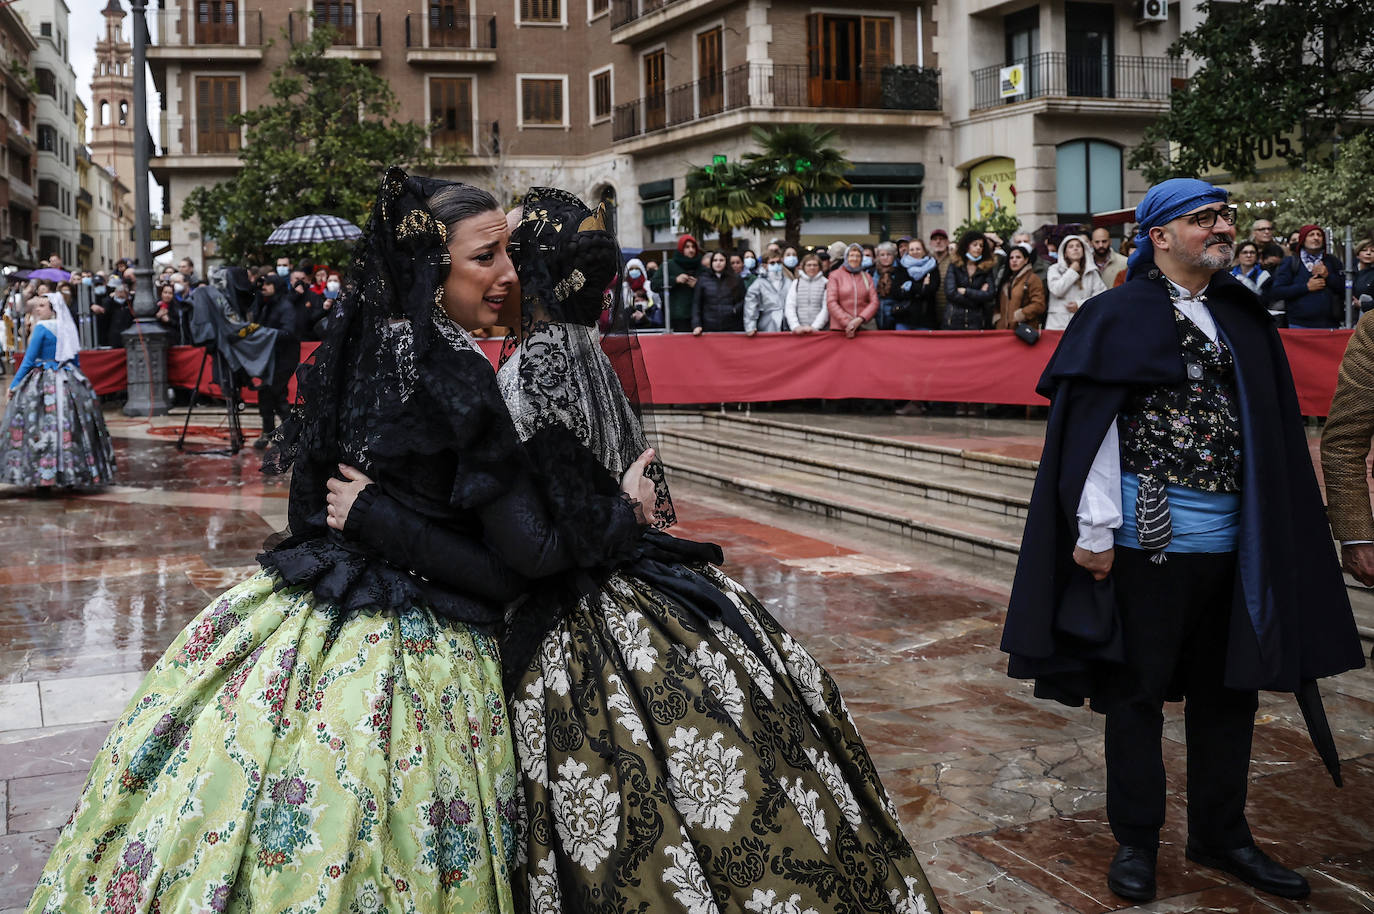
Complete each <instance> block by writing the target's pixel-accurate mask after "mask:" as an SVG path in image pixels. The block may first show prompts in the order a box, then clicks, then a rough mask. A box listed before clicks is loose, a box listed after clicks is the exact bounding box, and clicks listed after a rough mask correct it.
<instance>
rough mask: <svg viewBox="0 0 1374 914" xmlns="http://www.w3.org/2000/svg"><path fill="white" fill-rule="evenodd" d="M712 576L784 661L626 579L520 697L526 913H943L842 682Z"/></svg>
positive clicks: (577, 618) (567, 633)
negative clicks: (854, 717)
mask: <svg viewBox="0 0 1374 914" xmlns="http://www.w3.org/2000/svg"><path fill="white" fill-rule="evenodd" d="M703 573H704V574H706V575H707V576H708V577H709V578H710V579H711V581H712V582H713V583H714V584H715V585H716V586H717V587H719V588H720V589H721V591H722V592H724V593H726V594H727V595H728V596H729V598H730V599H731V600H732V601H733V602H734V603H735V604H736V605H737V606H738V607H739V608H740V610H741V612H742V615H743V616H744V618H745V620H746V622H747V624H748V625H749V626H750V627H751V628H752V629H753V630H754V633H755V635H757V636H758V638H759V640H760V641H761V642H762V644H763V648H764V653H765V654H766V656H763V657H760V656H759V655H757V654H756V653H755V652H754V651H753V650H751V649H750V648H749V647H748V646H747V645H746V643H745V641H744V639H742V638H741V637H740V636H739V635H738V634H736V633H735V632H734V631H732V630H730V629H728V628H726V627H725V626H723V625H721V624H720V623H719V622H714V623H710V624H709V625H708V624H705V623H703V621H702V620H701V619H699V618H698V617H697V616H695V615H689V614H688V613H687V612H686V611H684V610H683V608H682V607H681V606H680V605H679V604H677V603H675V602H673V601H671V600H669V599H667V598H666V597H665V596H664V595H662V594H661V593H659V592H658V591H656V590H655V589H654V588H653V587H651V586H649V585H647V584H645V583H644V582H642V581H640V580H638V579H635V578H632V577H628V576H625V575H620V574H616V575H612V577H611V578H610V579H609V581H608V582H607V583H606V584H605V586H603V588H602V589H601V590H600V591H599V592H598V593H597V594H594V595H593V596H591V597H588V598H586V599H584V600H582V601H581V602H580V603H579V604H578V605H577V606H576V607H575V608H574V609H573V610H572V611H571V612H570V613H569V614H568V615H567V616H565V617H564V619H563V620H562V622H561V623H560V625H559V626H558V627H557V628H556V629H554V630H553V631H552V632H551V633H550V634H549V635H548V636H547V637H546V638H545V639H544V641H543V643H542V644H541V645H540V650H539V651H538V653H537V654H536V656H535V658H534V660H533V661H532V662H531V664H530V667H529V669H528V670H527V671H526V672H525V675H524V676H523V678H522V679H521V681H520V683H519V685H518V686H517V688H516V690H515V692H514V694H512V695H510V696H508V698H509V701H510V704H511V714H512V716H513V718H514V720H515V724H514V726H515V744H516V752H517V754H518V756H519V759H520V768H521V778H522V781H523V786H524V793H525V797H526V806H525V808H524V811H523V815H522V832H523V833H522V836H521V841H520V852H521V867H522V868H521V871H520V872H519V873H518V874H517V876H516V883H515V891H516V897H517V899H518V900H519V904H520V907H522V908H524V907H525V906H526V902H528V908H529V910H530V911H533V912H537V914H555V912H560V911H596V912H605V914H610V912H622V911H646V912H647V911H651V912H654V914H665V912H691V914H715V912H717V911H750V912H759V914H827V912H868V911H888V912H900V914H934V912H936V911H938V910H939V905H938V904H937V903H936V901H935V896H934V894H933V893H932V892H931V890H930V886H929V884H928V883H927V882H926V878H925V874H924V873H923V872H922V870H921V866H920V864H919V863H918V862H917V859H916V855H915V853H914V852H913V851H912V848H911V845H910V844H909V843H908V842H907V840H906V838H905V837H904V836H903V834H902V831H901V829H900V827H899V826H898V824H897V820H896V813H895V811H894V810H893V808H892V804H891V801H890V800H889V799H888V797H887V794H886V792H885V791H884V789H883V786H882V784H881V783H880V782H879V780H878V776H877V773H876V771H875V770H874V768H873V763H872V761H871V759H870V758H869V756H868V752H867V750H866V749H865V748H864V745H863V741H862V740H861V739H860V738H859V735H858V733H857V732H856V731H855V729H854V724H853V720H852V718H851V717H850V716H849V712H848V710H847V709H846V708H845V707H844V703H843V701H842V700H841V698H840V694H839V691H838V690H837V688H836V686H835V683H834V681H833V680H831V678H830V676H829V674H827V673H826V672H825V670H824V669H822V668H821V666H820V665H819V664H818V663H817V662H816V661H815V659H814V658H812V657H811V655H810V654H808V653H807V652H806V651H805V650H804V649H803V648H802V647H801V646H800V645H799V644H797V643H796V641H794V640H793V639H792V638H791V636H789V635H788V634H787V632H785V631H783V629H782V628H781V626H779V625H778V623H777V622H776V621H775V620H774V619H773V618H772V617H771V616H770V615H769V614H768V612H767V611H766V610H765V609H764V608H763V607H762V606H761V605H760V604H759V603H758V601H757V600H756V599H754V597H753V596H752V595H750V594H749V593H748V592H747V591H745V590H744V588H742V587H741V586H740V585H738V584H736V583H735V582H734V581H732V580H730V579H729V578H727V577H726V576H725V575H723V574H721V573H720V572H719V571H717V570H716V569H714V568H706V569H704V570H703Z"/></svg>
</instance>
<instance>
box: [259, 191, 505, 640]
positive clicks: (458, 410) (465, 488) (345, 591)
mask: <svg viewBox="0 0 1374 914" xmlns="http://www.w3.org/2000/svg"><path fill="white" fill-rule="evenodd" d="M447 183H449V182H441V181H434V180H431V179H428V178H413V177H410V176H408V175H406V173H405V172H404V171H402V170H401V169H399V168H391V169H388V171H387V173H386V176H385V177H384V178H383V180H382V185H381V189H380V190H379V192H378V195H377V201H376V203H375V205H374V207H373V211H372V215H371V218H370V219H369V220H368V223H367V227H366V229H365V230H364V232H363V236H362V238H361V239H359V241H358V244H357V245H356V247H355V248H354V252H353V264H352V266H351V268H350V271H349V280H348V283H347V286H346V291H345V293H344V295H343V296H342V297H341V298H340V301H339V303H338V305H337V306H336V310H335V313H336V315H337V316H336V317H335V319H334V320H332V321H331V322H330V327H329V330H328V333H327V336H326V338H325V340H324V341H323V343H321V345H320V346H319V348H317V349H316V350H315V353H314V354H313V356H312V357H311V359H310V360H309V361H308V362H307V363H306V364H303V365H302V366H301V368H300V370H299V371H298V373H297V389H298V396H297V402H296V404H295V406H294V408H293V410H292V413H291V416H290V417H289V418H288V419H287V421H286V423H285V424H284V425H283V426H282V428H281V429H280V430H279V431H278V432H277V435H276V436H275V438H274V439H273V441H272V444H271V447H270V448H269V450H268V453H267V455H266V457H265V459H264V461H263V471H264V472H266V473H283V472H285V471H286V470H288V469H290V470H291V472H292V476H291V499H290V505H289V509H288V519H289V524H290V533H291V538H290V539H288V540H287V541H286V542H284V543H283V544H281V545H279V546H275V547H270V546H269V551H268V552H267V553H265V554H264V555H263V556H261V557H260V561H261V562H262V564H263V565H264V567H268V568H272V569H273V570H275V571H277V572H278V573H279V574H280V575H282V577H283V578H284V579H285V580H287V581H288V582H289V583H292V584H309V585H310V586H311V587H313V588H314V589H315V592H316V593H317V595H319V596H321V597H324V598H327V599H331V600H340V601H342V602H343V603H344V604H345V605H349V606H360V605H363V604H367V605H378V606H388V607H394V608H398V609H399V608H404V606H405V605H406V603H407V602H413V601H414V600H415V599H416V598H417V596H420V595H427V596H426V599H429V600H430V601H431V602H432V601H434V600H436V599H441V598H439V597H436V596H435V595H434V591H435V590H437V588H429V587H423V586H421V585H420V584H417V583H415V582H413V581H411V580H408V577H409V576H408V575H406V574H405V572H402V571H400V570H398V569H394V568H392V567H391V566H389V565H386V564H385V563H384V562H382V561H381V560H380V559H374V558H370V557H369V555H368V553H367V552H366V551H365V550H364V549H362V548H361V547H359V546H357V545H356V544H353V543H347V542H344V541H343V539H342V537H340V536H338V535H337V534H335V533H333V532H332V531H330V530H329V528H328V527H327V525H326V524H325V516H326V515H325V497H326V495H327V494H328V490H327V489H326V483H327V481H328V480H329V479H330V477H332V476H336V475H337V473H338V464H340V463H344V464H348V465H351V466H355V467H357V468H358V469H360V470H362V471H363V472H364V473H366V474H367V475H368V476H369V477H371V478H372V479H373V480H375V481H376V482H377V483H378V485H379V486H380V487H381V488H382V490H383V491H385V492H386V494H388V495H390V496H391V497H393V498H394V499H396V500H397V501H398V502H400V503H401V504H403V505H406V506H407V507H410V508H413V509H414V510H416V511H418V512H420V513H421V514H423V515H425V516H428V517H432V518H437V519H442V518H443V517H445V515H450V516H451V515H454V514H458V513H462V512H465V511H469V510H472V509H475V508H478V507H480V506H482V505H484V504H487V503H488V502H490V501H491V500H493V499H494V498H496V497H498V496H499V495H501V494H502V493H504V492H505V491H506V490H507V489H508V488H509V485H510V482H511V480H512V479H514V478H515V476H516V474H517V473H519V472H520V471H521V467H522V466H523V456H522V455H523V452H522V449H521V447H520V442H519V439H518V438H517V437H516V434H515V428H514V426H513V424H512V423H511V420H510V414H509V412H508V411H507V409H506V405H505V403H504V401H503V400H502V399H501V394H500V391H499V390H498V389H497V386H496V378H495V375H494V373H493V372H492V370H491V364H490V362H488V361H487V359H486V357H485V356H484V355H482V353H481V352H480V350H478V349H477V348H476V346H475V345H474V344H473V343H472V341H471V339H470V337H468V336H467V334H466V333H465V332H464V331H462V330H461V329H460V328H458V327H457V326H456V325H454V324H453V323H452V322H451V321H450V320H449V319H448V317H447V315H445V314H444V312H443V310H442V309H441V308H440V307H438V301H439V295H440V294H441V292H442V287H443V283H444V280H445V278H446V277H447V276H448V269H449V262H450V257H449V252H448V248H447V242H448V237H447V231H446V229H445V227H444V226H443V224H442V223H440V222H438V221H437V220H436V219H435V218H434V216H433V215H432V214H431V213H430V211H429V209H428V207H427V206H426V204H425V200H426V199H427V198H428V197H429V196H430V195H432V194H433V193H434V192H435V191H437V190H438V189H439V188H440V187H442V186H444V185H445V184H447ZM453 599H457V600H460V601H461V598H453ZM436 608H438V607H436ZM463 612H464V613H466V615H468V616H471V615H473V614H474V613H473V611H471V610H464V611H463ZM461 615H462V614H460V616H461Z"/></svg>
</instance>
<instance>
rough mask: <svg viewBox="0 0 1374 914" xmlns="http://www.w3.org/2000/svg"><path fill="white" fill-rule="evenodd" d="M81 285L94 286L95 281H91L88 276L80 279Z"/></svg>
mask: <svg viewBox="0 0 1374 914" xmlns="http://www.w3.org/2000/svg"><path fill="white" fill-rule="evenodd" d="M81 284H82V285H83V286H90V285H94V284H95V280H94V279H92V278H91V277H89V276H83V277H81Z"/></svg>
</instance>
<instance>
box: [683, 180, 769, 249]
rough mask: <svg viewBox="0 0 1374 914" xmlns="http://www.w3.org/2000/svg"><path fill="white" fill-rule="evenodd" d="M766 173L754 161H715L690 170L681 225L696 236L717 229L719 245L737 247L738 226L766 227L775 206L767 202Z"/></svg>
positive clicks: (730, 247) (684, 195)
mask: <svg viewBox="0 0 1374 914" xmlns="http://www.w3.org/2000/svg"><path fill="white" fill-rule="evenodd" d="M768 196H769V195H768V186H767V176H766V175H765V174H764V173H763V171H762V170H761V169H760V168H759V167H758V166H756V165H755V164H753V163H752V162H719V161H718V162H716V163H714V164H712V165H703V166H700V167H694V168H692V170H691V171H689V172H687V191H686V193H684V194H683V195H682V200H681V201H680V203H679V205H680V207H681V220H682V225H683V227H684V228H686V229H687V231H689V232H692V233H693V234H696V235H702V234H705V233H707V232H717V233H719V235H720V245H721V247H722V248H724V249H725V250H727V251H729V250H734V247H735V237H734V233H735V229H741V228H751V229H753V228H757V229H765V228H768V226H769V225H770V224H771V220H772V218H773V207H772V205H770V204H769V203H768V202H767V201H768Z"/></svg>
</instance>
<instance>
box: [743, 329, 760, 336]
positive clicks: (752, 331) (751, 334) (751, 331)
mask: <svg viewBox="0 0 1374 914" xmlns="http://www.w3.org/2000/svg"><path fill="white" fill-rule="evenodd" d="M755 333H758V331H757V330H746V331H744V335H745V336H753V335H754V334H755Z"/></svg>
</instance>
